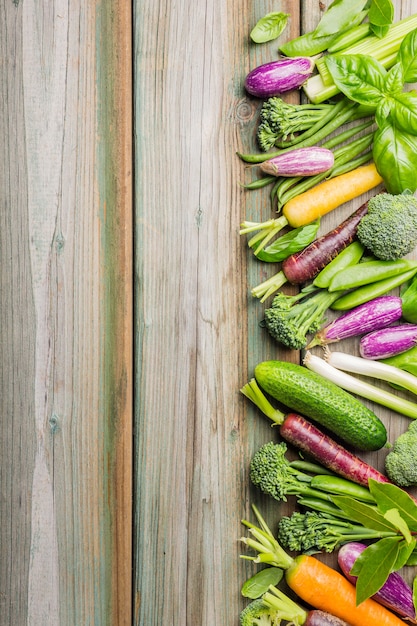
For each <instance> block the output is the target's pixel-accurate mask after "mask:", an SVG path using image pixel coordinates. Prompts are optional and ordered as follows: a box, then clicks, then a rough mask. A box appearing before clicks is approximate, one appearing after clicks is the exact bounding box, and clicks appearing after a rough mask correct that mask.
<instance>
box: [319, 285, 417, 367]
mask: <svg viewBox="0 0 417 626" xmlns="http://www.w3.org/2000/svg"><path fill="white" fill-rule="evenodd" d="M401 314H402V300H401V298H399V297H397V296H380V297H379V298H374V299H373V300H370V301H369V302H365V303H364V304H361V305H359V306H357V307H355V308H354V309H351V310H350V311H347V312H346V313H344V314H343V315H340V316H339V317H337V318H336V319H335V320H334V321H332V322H330V323H329V324H327V325H326V326H325V327H324V328H322V329H321V330H320V331H319V332H318V333H317V334H316V335H315V337H314V339H313V340H312V341H311V343H310V345H309V347H312V346H316V345H326V344H328V343H334V342H336V341H340V340H341V339H346V338H347V337H355V336H357V335H363V334H365V333H369V332H370V331H376V330H377V329H381V328H384V329H385V328H386V327H387V326H389V325H390V324H393V323H394V322H397V321H398V320H399V319H400V317H401ZM416 328H417V326H416ZM381 358H383V357H381Z"/></svg>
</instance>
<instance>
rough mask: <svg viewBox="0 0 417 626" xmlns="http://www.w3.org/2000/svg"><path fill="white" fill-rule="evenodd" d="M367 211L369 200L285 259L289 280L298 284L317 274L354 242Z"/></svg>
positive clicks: (284, 264)
mask: <svg viewBox="0 0 417 626" xmlns="http://www.w3.org/2000/svg"><path fill="white" fill-rule="evenodd" d="M367 211H368V202H365V203H364V204H362V205H361V206H360V207H359V209H357V210H356V211H355V212H354V213H352V214H351V215H350V216H349V217H348V218H346V219H345V220H344V221H343V222H341V224H339V225H338V226H337V227H336V228H334V229H333V230H331V231H329V232H328V233H326V234H325V235H322V236H321V237H318V238H317V239H316V240H315V241H313V242H312V243H310V244H309V245H308V246H307V247H306V248H304V250H301V251H300V252H296V253H295V254H292V255H291V256H289V257H288V258H287V259H285V261H284V262H283V263H282V271H283V272H284V274H285V276H286V278H287V280H288V282H290V283H292V284H294V285H298V284H301V283H305V282H306V281H307V280H310V279H312V278H314V277H315V276H317V274H318V273H319V272H320V270H322V269H323V268H324V267H326V265H328V263H330V261H332V260H333V259H334V258H335V257H336V256H337V255H338V254H339V252H341V251H342V250H344V249H345V248H346V247H347V246H348V245H349V244H350V243H352V241H353V240H354V239H355V236H356V229H357V226H358V224H359V222H360V221H361V219H362V217H363V216H364V215H365V214H366V212H367Z"/></svg>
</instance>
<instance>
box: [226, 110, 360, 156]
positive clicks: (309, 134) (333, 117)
mask: <svg viewBox="0 0 417 626" xmlns="http://www.w3.org/2000/svg"><path fill="white" fill-rule="evenodd" d="M355 107H357V105H356V104H355V103H354V102H347V103H346V102H345V101H344V100H340V101H339V102H338V103H337V104H335V105H334V108H333V109H331V111H330V112H329V113H328V114H327V115H326V116H325V118H326V124H325V125H324V126H321V128H319V129H318V128H317V127H318V123H316V124H315V125H314V126H312V127H311V128H310V129H309V130H307V131H305V132H304V133H302V134H300V135H299V136H298V137H297V143H292V144H291V145H290V146H288V147H286V148H282V149H280V150H277V151H276V152H267V153H263V154H243V153H242V152H238V153H237V155H238V156H239V157H240V158H241V159H242V161H245V162H246V163H263V162H264V161H267V160H268V159H272V158H274V157H276V156H279V155H280V154H284V153H286V152H289V151H290V150H293V149H294V147H295V146H297V148H307V147H310V146H315V145H316V144H317V143H319V142H320V141H322V140H323V139H325V138H326V137H327V136H328V135H330V134H331V133H333V132H334V131H335V130H337V129H338V128H339V127H340V126H342V124H344V123H345V122H347V121H349V120H350V119H352V116H353V115H354V110H355ZM323 119H324V118H323Z"/></svg>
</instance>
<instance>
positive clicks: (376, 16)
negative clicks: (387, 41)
mask: <svg viewBox="0 0 417 626" xmlns="http://www.w3.org/2000/svg"><path fill="white" fill-rule="evenodd" d="M368 18H369V23H370V25H371V30H372V32H373V33H374V34H375V35H376V36H377V37H384V36H385V35H386V34H387V32H388V30H389V27H390V24H392V21H393V19H394V5H393V4H392V2H391V0H378V2H375V0H373V1H372V2H371V5H370V7H369V13H368Z"/></svg>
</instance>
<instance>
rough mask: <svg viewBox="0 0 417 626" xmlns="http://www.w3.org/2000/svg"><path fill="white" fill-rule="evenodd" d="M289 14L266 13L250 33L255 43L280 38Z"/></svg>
mask: <svg viewBox="0 0 417 626" xmlns="http://www.w3.org/2000/svg"><path fill="white" fill-rule="evenodd" d="M288 18H289V13H281V12H279V13H267V14H266V15H264V17H261V19H260V20H258V21H257V23H256V24H255V26H254V27H253V28H252V30H251V32H250V38H251V39H252V41H253V42H255V43H265V42H267V41H272V40H273V39H277V37H279V36H280V34H281V33H282V31H283V30H284V29H285V27H286V25H287V21H288Z"/></svg>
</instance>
